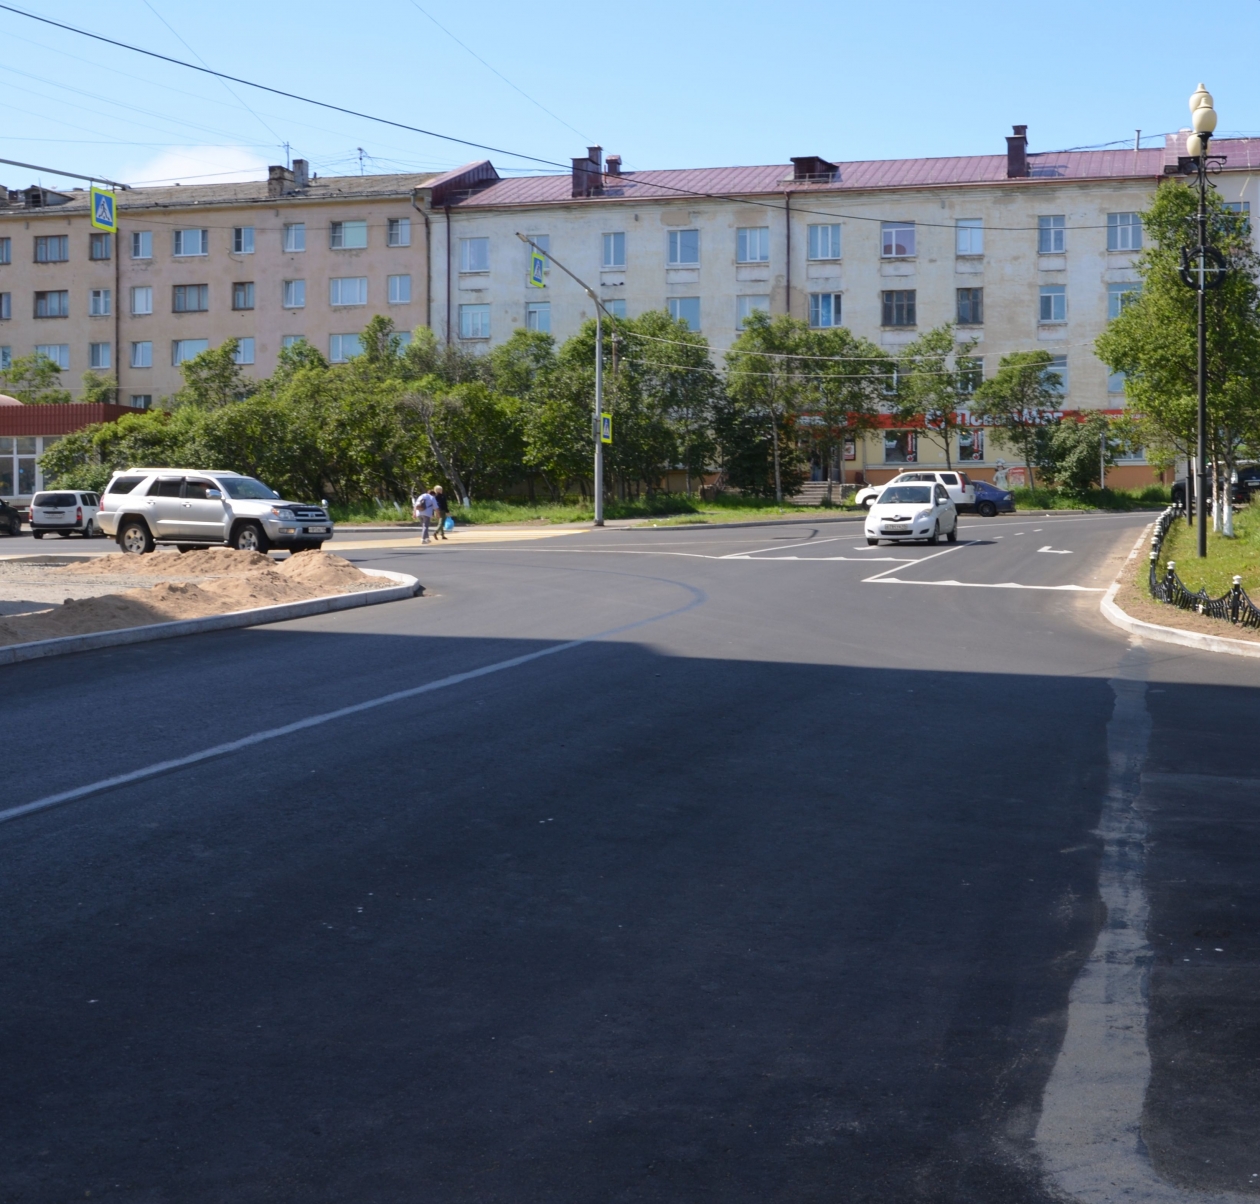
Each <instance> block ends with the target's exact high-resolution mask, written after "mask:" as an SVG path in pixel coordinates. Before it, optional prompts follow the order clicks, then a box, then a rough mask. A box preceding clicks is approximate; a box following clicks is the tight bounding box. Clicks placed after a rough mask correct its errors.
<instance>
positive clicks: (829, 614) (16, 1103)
mask: <svg viewBox="0 0 1260 1204" xmlns="http://www.w3.org/2000/svg"><path fill="white" fill-rule="evenodd" d="M1146 521H1147V516H1141V515H1134V516H1114V517H1096V516H1089V517H1075V518H1048V519H1035V520H1027V519H1022V518H1004V519H998V520H993V521H990V522H984V521H981V520H975V519H972V520H964V522H963V533H962V534H963V538H962V541H961V542H960V543H959V544H958V545H941V546H940V547H933V548H928V547H923V546H917V547H900V548H897V547H891V546H888V545H884V546H882V547H880V548H867V546H866V544H865V541H864V540H863V539H862V538H861V531H860V527H858V526H856V525H849V524H837V523H819V524H817V525H816V526H811V525H803V526H802V525H793V526H791V527H775V528H750V529H743V530H728V531H714V530H697V529H691V530H688V529H671V530H664V529H662V530H617V531H605V532H598V533H597V532H587V533H580V534H567V535H563V536H556V537H553V538H548V539H539V540H535V541H531V540H518V541H515V542H506V543H484V542H483V543H474V542H471V541H467V540H466V541H464V542H462V543H461V542H460V540H459V539H458V538H457V539H454V540H452V541H451V542H450V544H449V546H441V547H437V548H418V547H414V546H407V547H401V548H398V547H389V546H386V545H388V544H390V543H391V542H396V540H397V537H389V536H385V537H380V538H378V537H375V536H373V537H369V536H367V535H366V534H363V535H361V536H356V537H349V538H344V539H342V540H341V541H340V544H341V547H342V548H344V549H345V551H346V554H347V555H349V556H350V557H351V558H353V559H355V560H356V561H358V562H359V563H362V564H364V565H371V566H374V567H383V568H392V569H398V570H401V571H405V572H412V573H414V574H415V575H417V576H418V577H419V578H420V579H421V581H422V582H423V584H424V586H425V596H424V597H421V598H417V599H415V600H412V601H409V602H404V603H394V604H390V605H387V606H381V607H374V608H368V609H366V610H357V611H351V612H346V613H344V614H338V615H326V616H320V617H317V618H312V619H307V620H302V621H298V622H294V623H288V624H282V625H274V626H269V627H266V628H257V629H252V630H242V631H232V632H222V633H217V634H211V635H206V636H201V637H195V638H190V639H185V640H180V641H169V642H164V643H155V644H149V645H141V646H136V647H131V648H118V649H111V650H104V651H101V652H98V653H91V654H86V655H80V656H76V657H67V658H64V659H60V660H54V661H49V662H47V663H43V664H39V663H33V664H22V665H17V666H10V667H6V668H5V669H4V670H3V679H4V685H5V690H4V695H3V697H4V702H5V706H4V712H5V716H6V718H7V720H8V723H7V725H6V733H7V737H8V738H7V740H6V742H5V753H4V765H5V769H6V773H5V777H4V781H5V790H4V796H3V798H0V810H3V809H7V808H13V807H17V806H21V805H23V804H25V803H28V802H31V801H33V800H37V799H42V798H48V797H53V796H56V795H58V794H59V793H62V792H66V791H73V790H75V789H77V788H79V787H84V786H88V785H91V784H92V783H98V782H103V781H106V780H107V779H110V778H112V777H114V776H116V775H124V774H132V773H134V772H135V771H145V770H149V771H150V772H144V773H141V774H140V775H139V776H136V777H134V778H133V779H132V780H131V781H129V782H127V783H126V784H124V785H121V786H115V787H113V788H102V789H98V790H94V791H89V792H87V793H86V794H84V795H82V796H81V797H79V798H77V799H75V800H74V801H70V802H66V803H64V804H62V805H59V806H55V807H49V808H48V809H45V810H41V811H39V812H37V813H34V814H29V815H26V816H24V817H22V818H19V819H15V820H12V821H11V822H6V823H3V824H0V858H2V864H3V866H4V872H3V875H2V877H0V906H2V907H3V915H4V916H5V920H6V923H5V924H4V927H3V930H2V931H0V974H2V976H3V977H2V981H3V983H4V1008H3V1013H2V1014H3V1030H2V1031H0V1043H2V1044H0V1060H2V1062H0V1064H2V1065H3V1067H4V1072H3V1074H2V1075H0V1200H3V1201H4V1202H5V1204H9V1202H13V1204H19V1202H21V1204H25V1202H27V1201H32V1202H34V1201H39V1202H44V1201H49V1202H53V1201H56V1202H62V1201H69V1200H77V1199H87V1198H91V1199H102V1198H105V1199H111V1200H119V1201H127V1202H135V1204H159V1202H161V1204H165V1202H167V1201H170V1202H172V1204H174V1202H180V1204H185V1202H188V1204H191V1202H201V1201H206V1202H211V1201H213V1202H219V1201H232V1202H233V1204H238V1202H242V1204H243V1202H253V1201H276V1200H283V1201H290V1200H292V1201H302V1202H303V1204H308V1202H309V1204H318V1202H325V1201H326V1202H329V1204H332V1202H334V1201H335V1202H343V1201H356V1202H376V1201H380V1202H391V1204H392V1202H395V1201H397V1202H399V1204H402V1202H408V1204H411V1202H416V1201H425V1202H428V1201H434V1202H442V1204H446V1202H460V1204H463V1202H470V1204H471V1202H474V1201H476V1202H478V1204H481V1202H495V1204H498V1202H502V1204H522V1202H533V1201H538V1202H542V1201H547V1202H559V1204H568V1202H573V1204H579V1202H580V1204H587V1202H590V1201H610V1202H622V1201H624V1202H631V1201H634V1202H639V1201H670V1202H673V1201H678V1202H694V1201H714V1202H718V1201H721V1202H722V1204H732V1202H743V1201H747V1202H748V1204H753V1202H756V1204H765V1202H771V1201H773V1202H783V1204H789V1202H790V1204H804V1202H812V1201H818V1202H820V1204H821V1202H823V1201H826V1202H828V1204H831V1202H835V1201H844V1202H845V1204H856V1202H865V1201H871V1202H879V1204H886V1202H887V1204H894V1202H896V1204H901V1202H904V1201H911V1200H923V1201H933V1202H949V1204H954V1202H957V1204H990V1202H991V1204H998V1202H1003V1204H1005V1202H1008V1201H1010V1202H1018V1204H1024V1202H1032V1204H1041V1202H1043V1201H1044V1202H1046V1204H1049V1202H1051V1201H1062V1200H1064V1199H1070V1198H1077V1199H1082V1200H1098V1201H1100V1202H1101V1201H1105V1200H1110V1199H1155V1198H1157V1197H1156V1196H1155V1195H1151V1194H1147V1195H1143V1194H1141V1192H1142V1190H1145V1189H1142V1188H1141V1187H1140V1183H1139V1181H1140V1179H1141V1175H1143V1174H1146V1173H1147V1172H1148V1171H1150V1172H1151V1173H1153V1174H1155V1175H1157V1176H1158V1184H1157V1186H1158V1188H1159V1190H1165V1189H1167V1190H1168V1191H1170V1192H1171V1193H1172V1194H1171V1195H1169V1196H1167V1197H1165V1196H1158V1198H1159V1199H1164V1198H1168V1199H1181V1198H1186V1199H1190V1198H1202V1197H1199V1196H1192V1195H1189V1194H1185V1195H1184V1196H1183V1194H1181V1193H1183V1189H1185V1190H1190V1191H1193V1190H1203V1191H1215V1192H1231V1193H1234V1196H1233V1197H1232V1198H1241V1197H1246V1196H1248V1195H1253V1194H1257V1193H1260V1159H1258V1158H1257V1156H1256V1142H1255V1133H1256V1132H1257V1131H1260V1020H1258V1018H1257V1007H1256V1003H1255V1000H1256V999H1257V997H1260V935H1258V934H1260V891H1258V890H1257V884H1258V883H1260V849H1258V848H1257V842H1256V839H1255V837H1256V833H1257V810H1256V807H1257V804H1256V799H1257V797H1258V794H1257V786H1260V771H1258V770H1257V768H1256V763H1255V762H1256V758H1255V753H1254V747H1255V743H1254V736H1253V733H1254V732H1255V730H1256V727H1257V721H1260V695H1258V693H1257V691H1256V689H1255V681H1256V674H1257V669H1256V663H1255V662H1254V661H1247V660H1242V659H1233V658H1226V657H1220V656H1211V655H1208V654H1198V653H1194V652H1191V651H1189V650H1186V649H1181V648H1175V647H1168V646H1163V647H1161V646H1158V645H1150V646H1148V647H1145V648H1144V647H1142V646H1140V645H1138V644H1135V643H1134V642H1132V641H1131V640H1130V639H1129V638H1128V637H1127V636H1125V635H1124V634H1123V633H1121V632H1119V631H1117V630H1116V629H1114V628H1112V627H1111V626H1109V625H1108V624H1106V623H1105V622H1104V621H1103V620H1102V619H1101V618H1100V617H1099V616H1098V600H1099V596H1100V591H1101V590H1102V589H1104V588H1105V587H1106V585H1107V584H1108V583H1109V582H1110V580H1111V578H1112V576H1113V575H1114V572H1115V570H1116V568H1117V562H1116V560H1115V559H1114V555H1115V553H1116V552H1117V551H1119V552H1122V553H1127V551H1128V548H1129V547H1130V546H1131V544H1132V542H1133V540H1134V539H1135V538H1136V536H1137V534H1138V532H1139V531H1140V529H1141V526H1142V525H1143V524H1144V523H1145V522H1146ZM5 550H9V549H7V548H6V549H5ZM426 686H427V687H430V688H426V689H421V687H426ZM393 695H401V696H400V697H390V696H393ZM364 704H373V705H364ZM354 708H358V709H354ZM337 712H342V713H340V714H336V713H337ZM330 715H333V716H334V717H331V718H327V716H330ZM321 717H323V718H321ZM304 719H311V720H312V722H311V723H309V724H308V725H306V726H301V727H291V726H290V725H294V724H295V723H296V722H297V721H300V720H304ZM281 728H289V730H287V731H285V732H283V733H281V734H276V729H281ZM251 736H257V737H258V738H257V739H256V740H254V741H253V742H248V740H247V738H249V737H251ZM233 742H236V746H235V747H233V748H231V749H229V750H228V751H225V752H221V753H219V754H217V755H208V756H205V757H202V758H200V759H196V758H197V754H199V753H202V752H204V751H205V750H210V749H213V748H215V747H217V746H221V745H224V744H232V743H233ZM179 758H193V759H191V760H190V761H189V762H188V763H186V764H184V765H182V766H180V767H177V768H173V769H167V770H165V771H163V770H161V769H160V768H156V767H158V766H160V763H162V762H165V761H169V760H172V759H179ZM1125 783H1130V784H1131V789H1130V786H1126V785H1125ZM1104 900H1106V901H1107V902H1106V905H1104ZM1117 900H1120V902H1117ZM1126 917H1127V918H1126ZM1134 917H1136V919H1135V918H1134ZM1121 929H1125V930H1126V932H1127V935H1128V937H1129V938H1131V940H1132V942H1135V944H1134V948H1135V950H1136V952H1133V953H1132V955H1131V956H1130V955H1125V956H1123V957H1110V956H1107V955H1105V942H1106V941H1107V940H1109V939H1112V938H1119V937H1123V936H1125V932H1121V931H1120V930H1121ZM1099 950H1103V953H1100V952H1099ZM1099 973H1105V974H1107V975H1110V976H1111V977H1109V978H1108V979H1107V982H1108V984H1109V985H1108V987H1107V989H1106V990H1105V991H1104V992H1103V994H1104V995H1105V996H1106V1001H1105V1002H1106V1007H1111V1006H1112V1001H1113V1000H1115V999H1128V1000H1129V1004H1128V1005H1127V1006H1128V1007H1129V1013H1128V1019H1127V1020H1126V1021H1125V1022H1124V1023H1123V1024H1121V1023H1118V1022H1113V1021H1111V1020H1108V1019H1107V1016H1109V1015H1111V1013H1106V1014H1105V1015H1103V1013H1097V1014H1096V1010H1095V1011H1091V1005H1090V1002H1089V1001H1090V998H1091V996H1090V982H1091V975H1095V976H1096V975H1097V974H1099ZM1126 992H1127V994H1126ZM1116 1006H1119V1005H1116ZM1100 1015H1101V1016H1102V1019H1101V1020H1100V1018H1099V1017H1100ZM1135 1041H1136V1042H1137V1045H1140V1046H1141V1049H1140V1051H1139V1053H1141V1057H1137V1058H1136V1059H1135V1057H1134V1050H1135V1048H1136V1046H1135V1045H1134V1042H1135ZM1117 1042H1121V1043H1122V1044H1120V1045H1117ZM1123 1042H1128V1044H1123ZM1082 1050H1084V1051H1086V1053H1085V1054H1082V1053H1081V1052H1080V1051H1082ZM1143 1058H1145V1059H1146V1060H1145V1061H1143V1060H1142V1059H1143ZM1091 1075H1092V1076H1094V1077H1093V1078H1091V1077H1090V1076H1091ZM1148 1076H1149V1082H1148ZM1100 1081H1101V1082H1102V1084H1103V1087H1105V1088H1106V1089H1107V1090H1112V1089H1113V1088H1114V1089H1116V1090H1117V1091H1118V1092H1119V1094H1118V1095H1115V1094H1114V1092H1113V1095H1114V1098H1117V1099H1118V1098H1120V1097H1123V1100H1127V1101H1128V1102H1127V1103H1125V1102H1123V1100H1122V1102H1121V1103H1120V1104H1116V1105H1115V1106H1112V1103H1109V1102H1108V1101H1109V1100H1113V1096H1112V1095H1109V1096H1106V1098H1104V1095H1103V1094H1101V1093H1100V1092H1101V1091H1102V1088H1101V1087H1100V1085H1099V1084H1100ZM1117 1084H1118V1087H1117ZM1126 1084H1127V1086H1126ZM1126 1092H1127V1094H1125V1093H1126ZM1126 1108H1128V1109H1130V1111H1131V1112H1132V1116H1131V1117H1129V1116H1128V1114H1127V1113H1126V1112H1125V1109H1126ZM1126 1117H1127V1119H1126ZM1108 1125H1112V1126H1114V1127H1115V1130H1116V1132H1117V1133H1119V1134H1120V1136H1119V1137H1117V1138H1115V1139H1114V1148H1113V1146H1112V1145H1110V1144H1109V1145H1107V1148H1106V1149H1100V1148H1099V1142H1100V1141H1101V1139H1100V1138H1097V1134H1098V1133H1105V1132H1108V1131H1109V1130H1108V1128H1107V1126H1108ZM1091 1135H1092V1136H1091ZM1091 1141H1093V1142H1094V1144H1093V1146H1092V1147H1091V1145H1090V1142H1091ZM1107 1141H1108V1142H1111V1141H1112V1139H1111V1138H1107ZM1082 1166H1083V1167H1086V1169H1090V1168H1093V1170H1092V1171H1091V1173H1093V1171H1096V1172H1097V1174H1096V1178H1097V1182H1098V1183H1099V1184H1102V1186H1094V1187H1089V1186H1088V1185H1086V1186H1079V1184H1081V1183H1085V1182H1086V1179H1085V1178H1081V1177H1080V1176H1079V1175H1078V1177H1077V1178H1073V1177H1072V1176H1073V1174H1075V1173H1076V1171H1077V1170H1079V1168H1080V1167H1082ZM1152 1168H1153V1169H1152ZM1126 1176H1127V1177H1126ZM1135 1176H1136V1178H1135ZM1135 1183H1137V1184H1139V1187H1138V1188H1137V1189H1134V1188H1133V1184H1135ZM1074 1185H1076V1186H1074ZM1135 1190H1136V1192H1137V1194H1134V1191H1135ZM1151 1190H1154V1189H1151ZM1109 1193H1110V1194H1109ZM1221 1198H1223V1197H1221Z"/></svg>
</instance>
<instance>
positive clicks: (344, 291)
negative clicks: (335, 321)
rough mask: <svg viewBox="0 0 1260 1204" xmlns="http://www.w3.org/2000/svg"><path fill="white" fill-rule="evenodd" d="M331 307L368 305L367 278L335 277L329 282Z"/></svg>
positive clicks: (329, 302)
mask: <svg viewBox="0 0 1260 1204" xmlns="http://www.w3.org/2000/svg"><path fill="white" fill-rule="evenodd" d="M328 286H329V287H328V304H329V305H366V304H367V277H366V276H340V277H338V276H334V277H333V279H332V280H330V281H329V282H328Z"/></svg>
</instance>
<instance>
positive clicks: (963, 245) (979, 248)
mask: <svg viewBox="0 0 1260 1204" xmlns="http://www.w3.org/2000/svg"><path fill="white" fill-rule="evenodd" d="M954 254H955V255H960V256H980V255H983V254H984V218H982V217H960V218H958V219H957V220H956V221H955V222H954Z"/></svg>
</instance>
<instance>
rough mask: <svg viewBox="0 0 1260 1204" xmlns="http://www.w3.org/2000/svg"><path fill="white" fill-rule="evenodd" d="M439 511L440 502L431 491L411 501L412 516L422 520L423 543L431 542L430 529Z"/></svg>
mask: <svg viewBox="0 0 1260 1204" xmlns="http://www.w3.org/2000/svg"><path fill="white" fill-rule="evenodd" d="M437 511H438V500H437V498H435V497H434V496H433V491H432V490H431V489H426V490H425V491H424V492H423V493H422V494H421V495H420V496H419V497H417V498H412V499H411V513H412V516H413V517H415V518H418V519H419V520H420V527H421V531H422V534H421V537H420V542H421V543H428V542H429V527H430V526H431V525H432V523H433V516H434V515H435V514H436V513H437Z"/></svg>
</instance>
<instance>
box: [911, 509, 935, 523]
mask: <svg viewBox="0 0 1260 1204" xmlns="http://www.w3.org/2000/svg"><path fill="white" fill-rule="evenodd" d="M931 517H932V512H931V511H930V510H920V511H919V513H918V514H916V515H915V516H914V521H915V522H916V523H925V522H927V521H928V520H929V519H930V518H931Z"/></svg>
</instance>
